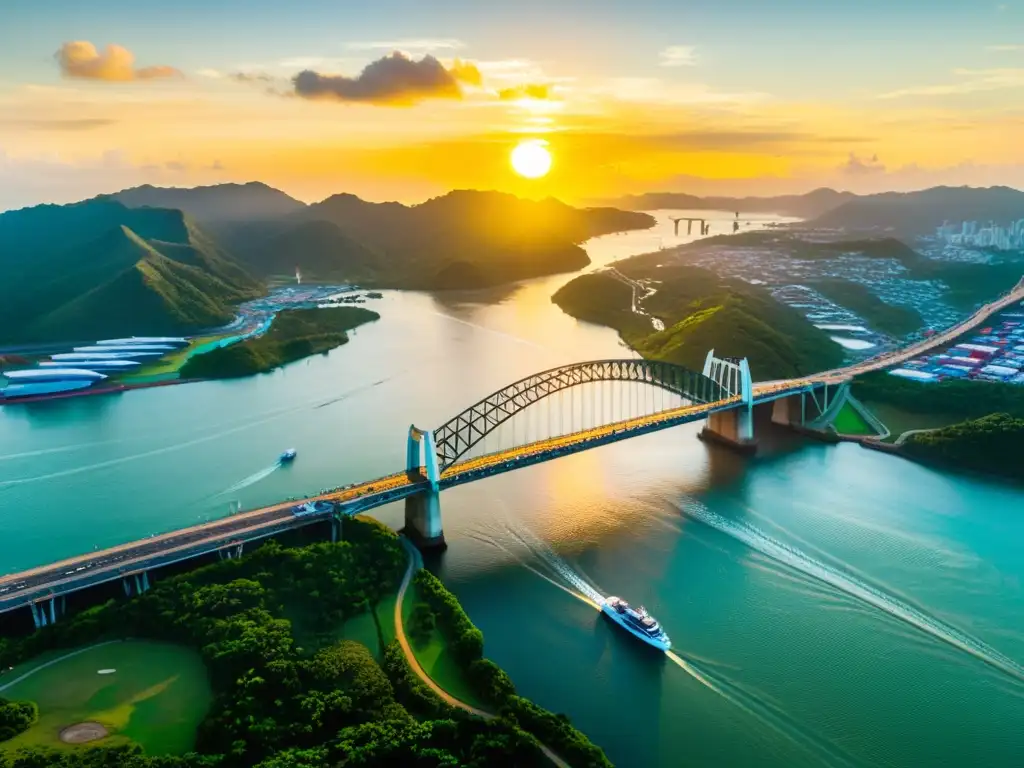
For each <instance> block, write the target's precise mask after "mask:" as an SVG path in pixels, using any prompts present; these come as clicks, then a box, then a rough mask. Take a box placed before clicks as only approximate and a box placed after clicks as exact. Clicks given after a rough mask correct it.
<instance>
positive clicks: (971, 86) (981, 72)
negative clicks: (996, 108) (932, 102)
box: [877, 67, 1024, 99]
mask: <svg viewBox="0 0 1024 768" xmlns="http://www.w3.org/2000/svg"><path fill="white" fill-rule="evenodd" d="M953 75H954V76H955V77H957V78H959V79H958V80H957V81H956V82H952V83H940V84H937V85H922V86H915V87H912V88H901V89H899V90H896V91H889V92H888V93H881V94H879V95H878V97H877V98H879V99H900V98H904V97H907V96H954V95H959V94H965V93H979V92H982V91H999V90H1004V89H1009V88H1024V69H1022V68H1012V67H1007V68H1002V69H954V70H953Z"/></svg>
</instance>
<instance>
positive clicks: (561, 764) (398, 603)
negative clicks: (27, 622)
mask: <svg viewBox="0 0 1024 768" xmlns="http://www.w3.org/2000/svg"><path fill="white" fill-rule="evenodd" d="M402 546H404V547H405V549H406V552H407V553H408V555H409V564H408V565H407V566H406V568H405V576H403V577H402V585H401V586H400V587H399V588H398V598H397V599H396V600H395V637H396V638H397V639H398V644H399V645H400V646H401V647H402V653H404V654H405V660H406V661H407V662H408V664H409V667H410V668H411V669H412V671H413V672H415V673H416V676H417V677H418V678H419V679H420V680H422V681H423V682H424V683H425V684H426V685H427V687H429V688H430V690H432V691H433V692H434V693H435V694H437V695H438V696H439V697H440V698H441V700H442V701H444V702H445V703H446V704H448V705H449V706H452V707H458V708H459V709H462V710H465V711H466V712H469V713H470V714H472V715H476V716H477V717H482V718H483V719H484V720H493V719H494V718H496V717H497V715H495V714H494V713H492V712H486V711H484V710H482V709H477V708H476V707H474V706H473V705H472V704H469V703H467V702H465V701H462V700H461V699H457V698H455V697H454V696H452V695H451V694H450V693H448V691H446V690H444V688H442V687H441V686H439V685H438V684H437V683H435V682H434V681H433V680H432V679H431V677H430V675H428V674H427V672H426V670H425V669H423V667H422V666H420V663H419V661H418V660H417V659H416V654H414V653H413V651H412V646H411V645H410V644H409V638H408V637H406V634H405V627H404V625H403V624H402V603H403V601H404V600H405V593H406V591H407V590H408V589H409V584H410V583H411V582H412V577H413V574H414V573H415V571H416V552H415V550H413V549H412V544H410V543H409V542H408V541H407V540H406V539H404V538H403V539H402ZM0 690H2V689H0ZM540 748H541V750H542V751H543V752H544V756H545V757H547V758H548V760H550V761H551V762H552V763H554V764H555V765H557V766H558V768H572V766H571V765H569V763H567V762H565V760H563V759H562V758H560V757H559V756H558V755H556V754H555V753H554V752H552V751H551V750H550V749H548V748H547V747H546V746H544V745H543V744H541V745H540Z"/></svg>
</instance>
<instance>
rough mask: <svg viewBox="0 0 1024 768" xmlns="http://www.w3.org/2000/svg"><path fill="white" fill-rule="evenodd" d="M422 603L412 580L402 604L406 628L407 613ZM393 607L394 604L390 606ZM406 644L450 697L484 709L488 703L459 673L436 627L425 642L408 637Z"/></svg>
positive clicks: (458, 668)
mask: <svg viewBox="0 0 1024 768" xmlns="http://www.w3.org/2000/svg"><path fill="white" fill-rule="evenodd" d="M419 602H423V598H422V597H421V596H420V594H419V590H418V588H417V586H416V584H415V583H412V584H410V585H409V590H408V591H407V592H406V593H405V602H404V603H403V604H402V621H403V623H404V624H405V625H406V627H408V624H409V616H410V615H411V614H412V609H413V607H414V606H415V605H416V603H419ZM392 610H393V607H392ZM409 644H410V645H411V646H412V651H413V653H414V654H415V655H416V660H417V661H418V662H419V663H420V666H421V667H423V670H424V671H425V672H426V673H427V674H428V675H430V678H431V679H432V680H433V681H434V682H435V683H437V684H438V685H439V686H441V687H442V688H444V690H446V691H448V693H450V694H451V695H452V696H454V697H455V698H457V699H461V700H462V701H465V702H466V703H468V704H472V705H473V706H474V707H477V708H479V709H487V708H488V707H487V704H486V703H484V702H483V701H481V700H480V698H479V697H478V696H477V695H476V694H475V693H474V692H473V688H472V686H471V685H470V684H469V681H468V680H466V677H465V675H463V674H462V668H461V667H460V666H459V665H458V663H457V662H456V661H455V659H454V657H453V656H452V654H451V651H450V650H449V649H448V643H447V642H446V641H445V639H444V635H443V634H442V633H441V631H440V630H439V629H436V628H435V629H434V631H433V632H431V633H430V637H429V639H427V641H426V642H425V643H417V642H415V641H414V640H413V639H412V638H411V637H410V638H409Z"/></svg>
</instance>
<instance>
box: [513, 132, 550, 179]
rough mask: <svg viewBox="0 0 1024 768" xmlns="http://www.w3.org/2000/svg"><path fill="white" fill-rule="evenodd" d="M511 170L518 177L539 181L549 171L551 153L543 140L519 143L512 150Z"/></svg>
mask: <svg viewBox="0 0 1024 768" xmlns="http://www.w3.org/2000/svg"><path fill="white" fill-rule="evenodd" d="M511 160H512V168H513V170H515V172H516V173H518V174H519V175H520V176H525V177H526V178H528V179H539V178H540V177H541V176H544V175H545V174H546V173H547V172H548V171H550V170H551V152H549V151H548V148H547V142H546V141H544V140H543V139H530V140H529V141H523V142H520V143H519V144H518V145H516V148H515V149H513V150H512V158H511Z"/></svg>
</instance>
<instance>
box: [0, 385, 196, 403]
mask: <svg viewBox="0 0 1024 768" xmlns="http://www.w3.org/2000/svg"><path fill="white" fill-rule="evenodd" d="M199 381H205V379H169V380H167V381H141V382H138V383H134V384H132V383H129V384H111V385H108V386H105V387H96V388H95V389H79V390H74V391H72V392H53V393H52V394H48V395H29V396H27V397H16V398H13V399H7V398H5V397H3V396H2V395H0V407H3V406H10V405H21V404H26V405H27V404H29V403H43V402H50V401H52V400H70V399H72V398H76V397H88V396H93V395H115V394H118V393H121V392H128V391H130V390H133V389H149V388H151V387H167V386H172V385H174V384H192V383H194V382H199Z"/></svg>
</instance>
